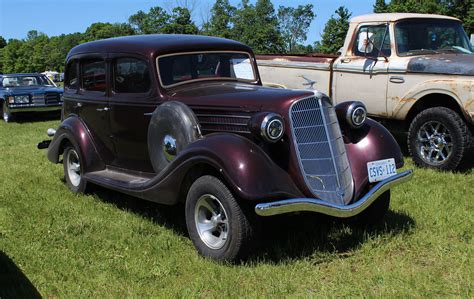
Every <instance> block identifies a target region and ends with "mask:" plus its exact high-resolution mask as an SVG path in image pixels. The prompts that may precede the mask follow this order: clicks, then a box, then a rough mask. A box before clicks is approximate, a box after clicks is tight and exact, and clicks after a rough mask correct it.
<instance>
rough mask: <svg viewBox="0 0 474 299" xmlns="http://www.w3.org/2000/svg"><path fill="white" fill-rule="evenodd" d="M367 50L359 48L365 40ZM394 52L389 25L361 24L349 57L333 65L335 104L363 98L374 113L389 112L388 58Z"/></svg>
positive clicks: (384, 114)
mask: <svg viewBox="0 0 474 299" xmlns="http://www.w3.org/2000/svg"><path fill="white" fill-rule="evenodd" d="M362 39H364V40H367V41H370V42H368V43H367V42H366V44H369V46H368V47H367V48H366V49H367V50H368V51H364V50H363V51H360V50H361V49H359V48H360V44H363V43H364V40H362ZM391 53H392V50H391V43H390V32H389V25H388V24H370V25H367V24H365V25H361V26H359V28H358V30H357V34H356V38H355V39H354V41H353V45H352V46H351V47H350V48H349V49H348V51H347V54H346V56H341V57H340V58H338V60H337V61H336V62H335V64H334V74H333V76H334V82H335V89H334V100H335V101H336V103H340V102H344V101H349V100H359V101H362V102H363V103H364V104H365V105H366V107H367V110H368V113H369V114H371V115H377V116H386V115H387V101H386V95H387V80H388V65H389V62H388V57H390V55H391Z"/></svg>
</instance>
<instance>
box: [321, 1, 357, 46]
mask: <svg viewBox="0 0 474 299" xmlns="http://www.w3.org/2000/svg"><path fill="white" fill-rule="evenodd" d="M335 14H336V17H334V15H332V16H331V18H330V19H329V21H328V22H327V23H326V26H325V27H324V32H323V34H322V36H321V41H320V42H316V43H315V46H314V47H315V49H316V51H317V52H320V53H327V54H334V53H336V52H337V51H339V49H340V48H341V47H342V46H343V45H344V41H345V39H346V34H347V30H348V29H349V20H350V18H351V15H352V14H351V13H350V12H349V10H348V9H347V8H345V7H344V6H341V7H339V8H338V9H337V10H336V11H335Z"/></svg>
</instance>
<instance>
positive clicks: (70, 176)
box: [63, 146, 87, 193]
mask: <svg viewBox="0 0 474 299" xmlns="http://www.w3.org/2000/svg"><path fill="white" fill-rule="evenodd" d="M63 156H64V158H63V167H64V178H65V179H66V185H67V186H68V187H69V189H71V191H72V192H74V193H84V192H85V191H86V187H87V182H86V180H85V179H84V176H83V170H82V168H81V158H80V155H79V152H78V150H76V148H74V147H73V146H68V147H66V149H65V150H64V155H63Z"/></svg>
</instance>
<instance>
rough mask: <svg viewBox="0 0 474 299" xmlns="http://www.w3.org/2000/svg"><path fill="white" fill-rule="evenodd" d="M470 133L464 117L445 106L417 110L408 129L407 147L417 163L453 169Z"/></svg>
mask: <svg viewBox="0 0 474 299" xmlns="http://www.w3.org/2000/svg"><path fill="white" fill-rule="evenodd" d="M470 139H471V133H470V131H469V128H468V127H467V125H466V123H465V122H464V120H463V119H462V118H461V116H459V114H457V113H456V112H454V111H453V110H451V109H449V108H445V107H434V108H429V109H426V110H424V111H422V112H421V113H419V114H418V115H417V116H416V117H415V118H414V119H413V121H412V122H411V125H410V129H409V131H408V150H409V153H410V155H411V156H412V157H413V161H414V162H415V164H416V165H418V166H420V167H426V168H434V169H439V170H455V169H456V168H457V167H458V166H459V163H460V162H461V160H462V159H463V157H464V156H465V154H466V153H467V151H468V150H469V146H470Z"/></svg>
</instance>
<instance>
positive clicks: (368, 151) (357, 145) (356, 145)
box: [344, 119, 404, 199]
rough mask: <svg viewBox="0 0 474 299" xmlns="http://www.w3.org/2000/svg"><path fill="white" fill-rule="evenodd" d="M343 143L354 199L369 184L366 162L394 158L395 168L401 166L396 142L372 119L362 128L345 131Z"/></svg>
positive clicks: (401, 160) (399, 152) (400, 153)
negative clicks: (351, 178) (348, 164)
mask: <svg viewBox="0 0 474 299" xmlns="http://www.w3.org/2000/svg"><path fill="white" fill-rule="evenodd" d="M344 143H345V146H346V151H347V156H348V159H349V162H350V165H351V170H352V176H353V178H354V187H355V194H354V198H356V199H357V198H358V197H359V196H360V195H361V193H362V192H364V191H366V189H367V186H368V184H369V178H368V171H367V162H370V161H376V160H384V159H390V158H394V159H395V164H396V165H397V168H400V167H402V166H403V163H404V162H403V156H402V152H401V150H400V146H399V145H398V143H397V141H396V140H395V138H394V137H393V136H392V134H390V132H389V131H388V130H387V129H386V128H385V127H384V126H382V125H381V124H379V123H378V122H376V121H374V120H372V119H367V120H366V122H365V124H364V126H363V127H362V128H359V129H352V130H346V131H345V132H344Z"/></svg>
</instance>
